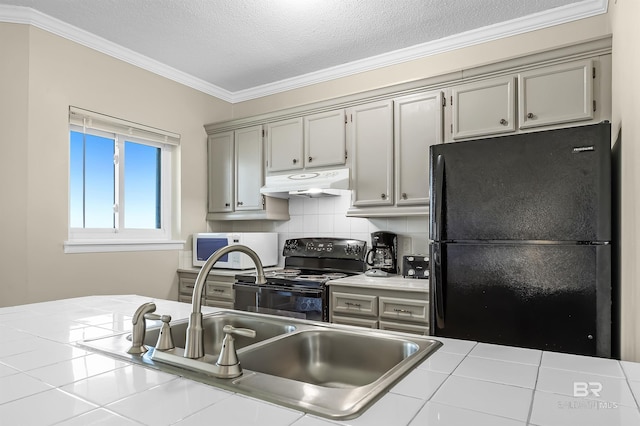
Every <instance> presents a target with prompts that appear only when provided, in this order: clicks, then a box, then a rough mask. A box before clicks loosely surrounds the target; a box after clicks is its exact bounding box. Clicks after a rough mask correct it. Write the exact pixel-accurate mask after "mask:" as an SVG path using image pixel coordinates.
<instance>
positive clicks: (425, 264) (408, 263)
mask: <svg viewBox="0 0 640 426" xmlns="http://www.w3.org/2000/svg"><path fill="white" fill-rule="evenodd" d="M402 276H403V277H405V278H419V279H429V256H427V255H425V254H408V255H406V256H402Z"/></svg>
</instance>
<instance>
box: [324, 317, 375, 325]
mask: <svg viewBox="0 0 640 426" xmlns="http://www.w3.org/2000/svg"><path fill="white" fill-rule="evenodd" d="M331 322H332V323H333V324H342V325H356V326H358V327H366V328H378V321H377V320H374V319H367V318H354V317H344V316H340V315H334V316H333V318H332V319H331Z"/></svg>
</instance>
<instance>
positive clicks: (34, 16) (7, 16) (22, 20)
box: [0, 5, 234, 102]
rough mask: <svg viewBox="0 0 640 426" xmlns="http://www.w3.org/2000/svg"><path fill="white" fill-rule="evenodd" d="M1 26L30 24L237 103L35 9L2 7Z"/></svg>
mask: <svg viewBox="0 0 640 426" xmlns="http://www.w3.org/2000/svg"><path fill="white" fill-rule="evenodd" d="M0 22H8V23H14V24H26V25H32V26H34V27H37V28H40V29H42V30H45V31H47V32H50V33H52V34H55V35H58V36H60V37H62V38H66V39H67V40H71V41H74V42H76V43H78V44H81V45H83V46H86V47H89V48H91V49H94V50H97V51H98V52H101V53H104V54H105V55H109V56H111V57H113V58H116V59H120V60H122V61H124V62H127V63H129V64H131V65H134V66H137V67H139V68H142V69H144V70H147V71H150V72H152V73H154V74H157V75H159V76H162V77H165V78H168V79H169V80H172V81H175V82H177V83H180V84H183V85H185V86H188V87H191V88H192V89H195V90H198V91H200V92H203V93H206V94H208V95H211V96H215V97H216V98H219V99H222V100H224V101H227V102H234V94H233V93H232V92H230V91H228V90H225V89H222V88H220V87H218V86H216V85H213V84H211V83H208V82H206V81H204V80H202V79H199V78H196V77H194V76H192V75H190V74H187V73H185V72H183V71H180V70H177V69H175V68H173V67H170V66H168V65H166V64H163V63H161V62H159V61H156V60H155V59H151V58H149V57H147V56H145V55H141V54H140V53H137V52H134V51H133V50H131V49H127V48H126V47H123V46H121V45H119V44H116V43H113V42H111V41H109V40H106V39H104V38H102V37H99V36H97V35H95V34H92V33H90V32H88V31H85V30H83V29H80V28H78V27H75V26H73V25H70V24H67V23H66V22H63V21H61V20H59V19H56V18H54V17H52V16H49V15H46V14H44V13H42V12H39V11H37V10H35V9H32V8H28V7H21V6H8V5H0Z"/></svg>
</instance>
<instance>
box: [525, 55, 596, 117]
mask: <svg viewBox="0 0 640 426" xmlns="http://www.w3.org/2000/svg"><path fill="white" fill-rule="evenodd" d="M593 73H594V67H593V61H592V60H591V59H587V60H582V61H576V62H570V63H566V64H561V65H556V66H551V67H545V68H539V69H534V70H531V71H526V72H522V73H520V74H519V75H518V111H519V122H520V128H521V129H529V128H532V127H541V126H550V125H554V124H560V123H570V122H575V121H588V120H592V119H593V118H594V102H593V79H594V77H593Z"/></svg>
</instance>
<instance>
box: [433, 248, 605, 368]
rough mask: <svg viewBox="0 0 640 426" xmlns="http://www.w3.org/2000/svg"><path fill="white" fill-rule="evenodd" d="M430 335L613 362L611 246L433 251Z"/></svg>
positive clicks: (442, 249) (443, 249)
mask: <svg viewBox="0 0 640 426" xmlns="http://www.w3.org/2000/svg"><path fill="white" fill-rule="evenodd" d="M431 256H432V257H431V264H432V270H431V282H430V286H431V292H430V293H431V301H430V306H431V321H430V327H431V334H432V335H435V336H442V337H453V338H458V339H467V340H476V341H480V342H486V343H495V344H502V345H512V346H519V347H525V348H534V349H542V350H547V351H556V352H565V353H573V354H581V355H592V356H601V357H610V356H611V331H612V330H611V327H612V326H611V269H610V264H611V261H610V259H611V246H610V245H560V244H528V245H512V244H432V246H431Z"/></svg>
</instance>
